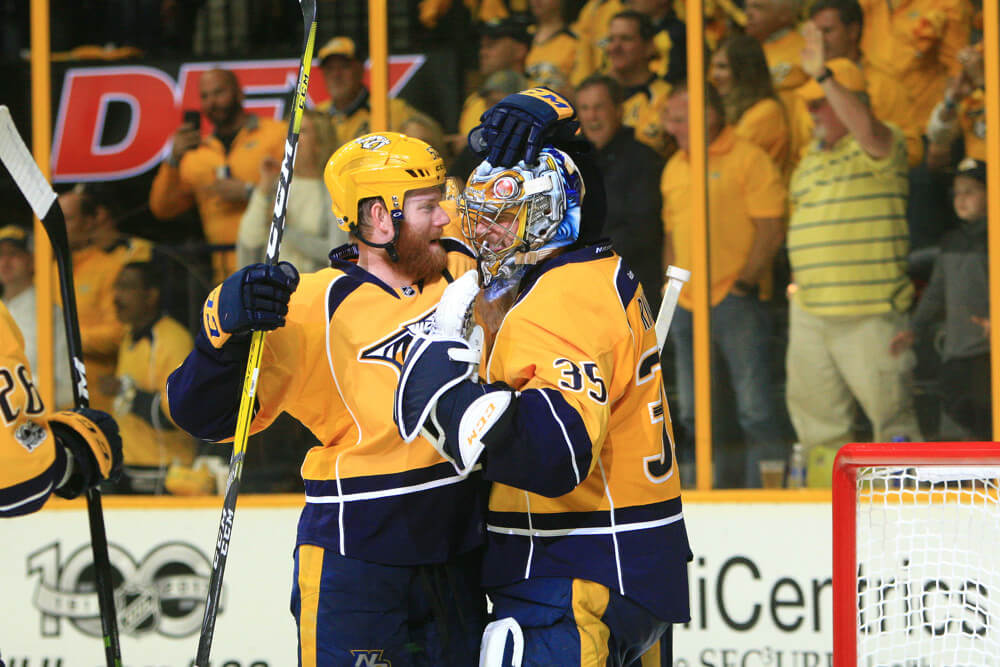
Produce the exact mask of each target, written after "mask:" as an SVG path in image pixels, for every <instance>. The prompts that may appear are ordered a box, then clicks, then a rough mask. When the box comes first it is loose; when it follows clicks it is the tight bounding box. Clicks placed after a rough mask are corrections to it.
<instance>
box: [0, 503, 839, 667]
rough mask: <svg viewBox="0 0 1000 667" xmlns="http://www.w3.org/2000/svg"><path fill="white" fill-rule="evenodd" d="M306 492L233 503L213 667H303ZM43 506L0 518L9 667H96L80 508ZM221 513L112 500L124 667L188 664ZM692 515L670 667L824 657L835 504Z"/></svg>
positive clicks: (759, 664)
mask: <svg viewBox="0 0 1000 667" xmlns="http://www.w3.org/2000/svg"><path fill="white" fill-rule="evenodd" d="M130 502H131V503H133V506H132V507H131V508H130V507H129V505H128V503H130ZM137 502H143V504H142V505H138V506H137V505H135V503H137ZM300 502H301V500H300V499H299V498H297V497H291V496H275V497H265V496H248V497H246V498H241V499H240V503H239V505H238V507H237V512H236V519H235V523H234V526H233V537H232V542H231V545H230V551H229V557H228V562H227V565H226V572H225V579H224V585H223V603H222V609H221V611H220V613H219V616H218V621H217V623H216V630H215V640H214V643H213V651H212V657H213V660H212V665H213V667H216V666H218V667H279V666H280V667H287V666H288V665H294V664H295V663H296V650H295V646H296V641H295V623H294V620H293V619H292V616H291V614H290V613H289V610H288V607H289V594H290V590H291V577H292V547H293V544H294V541H295V528H296V523H297V521H298V513H299V505H298V503H300ZM52 506H53V508H52V509H45V510H43V511H42V512H39V513H38V514H35V515H31V516H28V517H23V518H18V519H9V520H5V521H3V522H0V542H2V544H3V549H2V551H0V578H2V582H0V590H2V591H3V601H4V606H5V608H6V614H4V617H5V618H4V620H3V621H0V655H2V656H3V659H4V660H5V661H6V665H7V667H42V666H43V665H48V667H99V666H100V665H102V664H103V652H102V650H101V640H100V634H101V632H100V621H99V619H98V612H97V600H96V596H95V595H94V594H93V593H90V592H89V590H92V589H91V588H90V582H91V581H92V577H91V562H92V558H91V553H90V542H89V533H88V530H87V517H86V511H85V509H84V504H83V503H82V502H74V503H67V502H53V503H52ZM220 509H221V499H218V500H217V501H216V503H215V504H210V502H209V501H207V500H206V501H201V500H199V501H194V502H191V501H184V500H180V499H170V498H164V499H152V500H149V501H135V500H131V499H125V498H121V497H119V498H112V497H106V498H105V518H106V523H107V532H108V540H109V542H110V543H111V562H112V564H113V567H114V568H115V570H116V571H117V575H116V579H117V582H116V583H117V586H116V599H117V601H118V615H119V621H118V624H119V632H120V634H121V646H122V654H123V657H124V665H125V667H188V666H189V665H191V664H192V659H193V657H194V653H195V650H196V648H197V644H198V634H199V630H200V628H201V620H202V614H203V611H204V599H205V594H206V591H207V587H208V578H209V574H210V572H211V560H212V557H213V554H214V552H213V549H214V545H215V540H216V536H217V532H218V525H219V516H220ZM685 515H686V518H687V522H688V530H689V533H690V538H691V544H692V548H693V550H694V553H695V561H694V562H693V563H692V564H691V568H690V578H691V607H692V623H691V624H689V625H688V626H687V627H678V628H677V629H676V631H675V661H674V664H675V665H677V666H681V665H684V666H687V667H693V666H695V665H697V666H698V667H819V666H820V665H822V666H824V667H826V666H827V665H829V664H830V652H831V645H832V639H831V638H832V629H831V604H832V603H831V600H832V593H831V587H830V571H831V560H830V558H831V557H830V545H831V537H830V506H829V504H828V503H768V504H761V503H729V502H726V503H716V502H709V503H697V502H688V503H687V504H686V505H685ZM46 660H47V661H48V662H46ZM60 661H61V662H60ZM361 664H364V663H361Z"/></svg>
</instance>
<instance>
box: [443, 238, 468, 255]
mask: <svg viewBox="0 0 1000 667" xmlns="http://www.w3.org/2000/svg"><path fill="white" fill-rule="evenodd" d="M440 243H441V246H442V247H443V248H444V249H445V251H447V252H460V253H462V254H463V255H465V256H466V257H471V258H473V259H475V258H476V253H475V252H473V250H472V248H470V247H469V246H467V245H465V243H463V242H462V240H461V239H456V238H454V237H451V236H443V237H441V241H440Z"/></svg>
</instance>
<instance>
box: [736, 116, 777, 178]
mask: <svg viewBox="0 0 1000 667" xmlns="http://www.w3.org/2000/svg"><path fill="white" fill-rule="evenodd" d="M734 129H735V130H736V136H738V137H743V138H744V139H747V140H749V141H752V142H753V143H755V144H757V145H758V146H760V147H761V148H763V149H764V152H765V153H767V154H768V156H770V158H771V160H772V161H773V162H774V164H775V166H776V167H778V168H779V169H780V170H781V171H782V173H785V170H786V169H787V166H788V153H789V137H790V135H789V130H788V118H787V116H786V114H785V109H784V108H783V107H782V106H781V103H780V102H778V101H777V100H773V99H770V98H765V99H762V100H759V101H758V102H756V103H755V104H754V105H753V106H751V107H750V108H749V109H747V110H746V111H744V112H743V115H742V116H740V119H739V120H738V121H737V122H736V126H735V128H734Z"/></svg>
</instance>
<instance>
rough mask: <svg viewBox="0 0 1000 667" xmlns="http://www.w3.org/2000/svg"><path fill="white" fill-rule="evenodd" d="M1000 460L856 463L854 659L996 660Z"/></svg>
mask: <svg viewBox="0 0 1000 667" xmlns="http://www.w3.org/2000/svg"><path fill="white" fill-rule="evenodd" d="M998 481H1000V467H978V466H951V467H948V466H920V467H916V468H906V469H901V468H898V467H895V468H891V467H862V468H859V469H858V471H857V518H856V521H857V523H856V545H857V559H858V561H857V566H858V588H857V614H858V615H857V623H858V625H857V628H858V634H857V638H858V665H864V666H865V667H897V666H898V667H973V666H975V667H989V666H992V665H997V666H1000V484H998Z"/></svg>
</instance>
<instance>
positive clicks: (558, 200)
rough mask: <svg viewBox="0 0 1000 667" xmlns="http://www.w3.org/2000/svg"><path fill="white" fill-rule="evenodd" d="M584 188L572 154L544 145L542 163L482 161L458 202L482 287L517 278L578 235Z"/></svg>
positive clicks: (540, 156) (539, 158) (573, 240)
mask: <svg viewBox="0 0 1000 667" xmlns="http://www.w3.org/2000/svg"><path fill="white" fill-rule="evenodd" d="M584 192H585V188H584V184H583V178H582V177H581V176H580V171H579V170H578V169H577V167H576V164H575V163H574V162H573V160H572V158H570V156H569V155H567V154H566V153H564V152H562V151H561V150H558V149H556V148H552V147H545V148H543V149H542V151H541V153H540V154H539V156H538V162H537V163H536V164H535V165H533V166H529V165H526V164H525V163H524V161H523V160H522V161H521V162H518V163H517V164H516V165H514V166H513V167H509V168H505V167H493V166H492V165H490V163H489V162H482V163H481V164H480V165H479V166H478V167H477V168H476V169H475V170H474V171H473V172H472V175H470V176H469V180H468V182H467V184H466V187H465V190H464V191H463V193H462V195H461V197H460V199H459V211H460V213H461V216H462V230H463V232H464V233H465V237H466V239H468V241H469V243H471V244H472V246H473V248H475V250H476V255H477V256H478V257H479V268H480V272H481V274H482V276H483V285H484V286H486V285H489V284H490V283H491V282H492V281H493V280H495V279H498V278H499V279H501V280H503V281H506V280H510V279H513V278H514V277H515V275H517V274H519V273H520V271H519V268H524V267H526V266H527V265H531V264H535V263H537V262H539V261H541V260H542V259H544V258H545V257H547V256H548V255H550V254H551V253H552V252H553V251H555V250H556V249H558V248H562V247H564V246H568V245H570V244H572V243H574V242H575V241H576V240H577V239H578V238H579V236H580V204H581V202H582V201H583V196H584Z"/></svg>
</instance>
